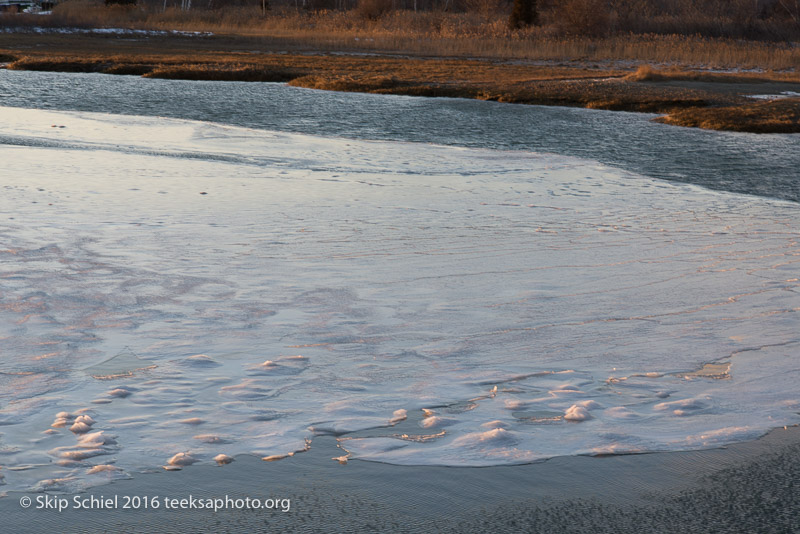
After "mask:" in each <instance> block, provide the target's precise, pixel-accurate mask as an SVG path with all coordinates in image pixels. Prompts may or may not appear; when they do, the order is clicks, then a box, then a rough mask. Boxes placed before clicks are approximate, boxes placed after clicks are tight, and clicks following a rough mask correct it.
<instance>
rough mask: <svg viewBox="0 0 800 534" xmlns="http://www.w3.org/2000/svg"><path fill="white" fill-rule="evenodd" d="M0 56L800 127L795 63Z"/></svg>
mask: <svg viewBox="0 0 800 534" xmlns="http://www.w3.org/2000/svg"><path fill="white" fill-rule="evenodd" d="M285 44H287V43H285ZM0 62H2V63H4V64H5V66H6V68H8V69H17V70H45V71H58V72H100V73H107V74H125V75H139V76H144V77H149V78H171V79H189V80H219V81H261V82H264V81H268V82H288V83H289V84H290V85H293V86H297V87H306V88H313V89H324V90H335V91H353V92H366V93H378V94H395V95H412V96H430V97H460V98H474V99H480V100H493V101H498V102H508V103H518V104H534V105H556V106H575V107H586V108H593V109H606V110H619V111H638V112H649V113H657V114H660V115H661V116H660V117H659V118H657V119H656V120H658V121H659V122H664V123H667V124H673V125H679V126H691V127H700V128H708V129H714V130H729V131H743V132H756V133H798V132H800V98H798V96H797V95H798V94H800V72H797V70H796V69H791V70H784V71H779V72H773V71H746V72H744V71H735V70H729V71H726V72H719V71H711V70H703V69H698V68H680V67H675V66H674V65H673V66H671V67H664V66H662V67H661V68H659V66H658V65H656V66H655V67H650V66H649V65H641V64H636V63H632V62H629V61H626V62H623V61H614V60H589V59H583V60H570V61H558V60H544V61H543V60H519V59H516V60H513V61H511V60H502V59H497V58H465V57H449V58H444V57H430V56H422V55H412V54H400V53H388V52H381V51H374V52H365V51H364V50H363V49H358V50H351V51H348V50H342V49H337V50H336V51H325V50H319V49H309V48H304V47H303V46H298V45H297V44H287V46H282V44H281V43H280V42H279V41H277V42H276V40H275V39H264V38H259V37H253V36H242V35H225V36H220V35H213V36H190V35H182V34H169V33H164V34H142V35H136V34H124V33H123V34H113V33H91V32H89V33H35V32H30V31H23V32H9V31H7V32H4V33H0ZM754 96H759V97H760V98H753V97H754Z"/></svg>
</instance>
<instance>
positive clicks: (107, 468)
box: [86, 464, 122, 475]
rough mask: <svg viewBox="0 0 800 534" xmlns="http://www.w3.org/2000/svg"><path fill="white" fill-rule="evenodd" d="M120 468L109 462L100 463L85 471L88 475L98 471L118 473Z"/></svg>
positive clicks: (120, 470)
mask: <svg viewBox="0 0 800 534" xmlns="http://www.w3.org/2000/svg"><path fill="white" fill-rule="evenodd" d="M120 472H122V469H120V468H119V467H117V466H115V465H110V464H100V465H95V466H93V467H91V468H90V469H89V470H88V471H86V473H87V474H89V475H96V474H98V473H120Z"/></svg>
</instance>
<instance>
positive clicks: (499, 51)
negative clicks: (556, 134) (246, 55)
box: [0, 0, 800, 70]
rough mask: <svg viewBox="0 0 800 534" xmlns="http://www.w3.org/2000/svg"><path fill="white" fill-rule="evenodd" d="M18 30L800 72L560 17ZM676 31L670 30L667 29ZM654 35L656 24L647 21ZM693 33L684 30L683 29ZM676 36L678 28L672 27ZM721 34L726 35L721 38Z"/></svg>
mask: <svg viewBox="0 0 800 534" xmlns="http://www.w3.org/2000/svg"><path fill="white" fill-rule="evenodd" d="M0 25H3V26H14V27H17V28H23V29H24V28H25V27H29V28H30V27H41V26H50V27H54V28H64V27H75V28H129V29H150V30H180V31H192V32H211V33H214V34H215V35H237V36H242V37H250V38H253V39H257V40H258V41H260V43H261V44H262V45H263V46H270V47H273V48H284V49H286V48H293V49H308V50H316V51H329V52H377V53H396V54H408V55H417V56H420V55H421V56H435V57H460V58H464V57H474V58H492V59H499V58H502V59H507V60H533V61H536V60H542V61H575V60H580V61H608V60H615V61H631V62H637V63H641V62H647V63H656V64H663V65H670V64H679V65H695V66H697V65H704V66H708V67H714V68H720V69H723V68H746V69H750V68H761V69H774V70H781V69H793V68H797V66H798V65H800V48H798V47H796V46H792V45H791V44H790V43H789V42H787V41H780V40H778V41H773V42H770V41H765V40H760V41H753V40H742V39H732V38H713V37H700V36H697V35H686V34H680V33H674V34H664V33H660V32H655V31H651V32H650V33H631V32H628V33H621V32H619V31H617V32H611V33H608V32H588V34H587V32H583V33H580V32H578V33H575V32H565V31H563V30H562V29H560V26H559V24H558V23H557V22H556V21H550V22H549V23H548V24H545V25H542V26H538V27H531V28H526V29H521V30H510V29H509V28H508V24H507V21H506V19H505V18H503V17H500V16H494V17H486V16H485V15H482V14H479V13H472V12H462V13H445V12H441V11H428V12H417V13H415V12H413V11H392V12H388V13H384V14H382V15H381V16H379V17H375V18H369V17H364V16H361V15H359V12H358V11H357V10H352V11H324V10H322V11H312V12H304V11H297V10H294V9H285V8H284V9H275V10H273V11H271V12H268V14H267V15H266V16H265V15H263V14H262V13H261V12H260V10H259V9H258V8H257V7H255V6H253V7H246V6H244V7H242V6H239V7H237V6H231V7H226V8H225V9H218V10H192V11H181V10H178V9H174V8H171V9H167V10H165V11H161V10H155V9H147V8H145V7H136V6H108V7H106V6H104V5H101V4H98V3H96V2H92V1H90V0H67V1H66V2H63V3H61V4H59V5H58V6H56V8H55V9H54V10H53V14H52V15H50V16H47V17H43V16H37V15H15V16H13V17H11V16H0ZM670 27H671V26H670ZM642 28H644V29H650V30H654V29H657V27H656V26H652V25H651V26H647V25H643V26H642ZM687 28H688V29H691V28H690V27H689V26H687V27H686V28H684V29H687ZM675 29H676V31H677V30H679V29H680V28H679V27H678V26H675ZM723 33H724V32H723Z"/></svg>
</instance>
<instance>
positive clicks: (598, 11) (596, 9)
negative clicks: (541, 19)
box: [553, 0, 611, 37]
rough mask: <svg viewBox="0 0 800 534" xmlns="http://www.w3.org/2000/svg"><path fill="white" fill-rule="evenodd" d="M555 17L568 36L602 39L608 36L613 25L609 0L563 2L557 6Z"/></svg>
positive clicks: (561, 30) (557, 24)
mask: <svg viewBox="0 0 800 534" xmlns="http://www.w3.org/2000/svg"><path fill="white" fill-rule="evenodd" d="M553 17H554V19H555V24H556V26H557V27H558V29H559V30H560V32H561V33H563V34H566V35H585V36H588V37H600V36H603V35H606V34H608V32H609V29H610V25H611V9H610V6H609V4H608V2H607V0H563V1H561V2H559V3H558V4H556V6H555V9H554V13H553Z"/></svg>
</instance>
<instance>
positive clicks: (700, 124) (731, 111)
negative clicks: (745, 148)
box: [656, 98, 800, 133]
mask: <svg viewBox="0 0 800 534" xmlns="http://www.w3.org/2000/svg"><path fill="white" fill-rule="evenodd" d="M656 121H658V122H661V123H664V124H672V125H675V126H688V127H695V128H704V129H709V130H728V131H738V132H754V133H798V132H800V98H785V99H780V100H772V101H766V102H754V103H752V104H745V105H740V106H724V107H709V108H692V109H686V110H678V111H674V112H672V113H670V114H669V115H667V116H666V117H660V118H658V119H656Z"/></svg>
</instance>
